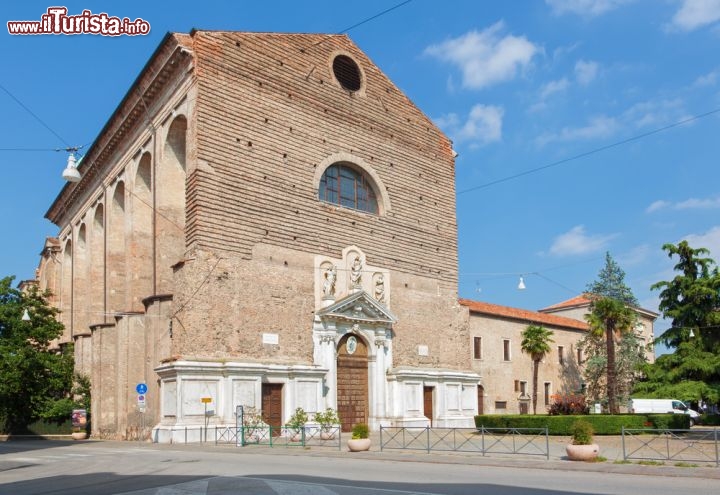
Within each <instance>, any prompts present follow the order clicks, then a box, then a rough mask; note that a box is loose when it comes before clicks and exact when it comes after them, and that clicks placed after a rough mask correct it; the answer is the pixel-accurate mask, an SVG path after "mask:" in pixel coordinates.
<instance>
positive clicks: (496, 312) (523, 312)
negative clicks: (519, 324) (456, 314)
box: [459, 299, 588, 331]
mask: <svg viewBox="0 0 720 495" xmlns="http://www.w3.org/2000/svg"><path fill="white" fill-rule="evenodd" d="M459 302H460V304H461V305H463V306H467V307H468V308H469V309H470V312H471V313H482V314H486V315H493V316H501V317H504V318H510V319H513V320H523V321H525V322H527V323H540V324H544V325H553V326H556V327H565V328H572V329H575V330H585V331H587V330H588V325H587V323H585V322H584V321H580V320H575V319H573V318H565V317H564V316H555V315H548V314H545V313H538V312H536V311H529V310H527V309H519V308H510V307H508V306H500V305H498V304H490V303H486V302H480V301H471V300H470V299H460V300H459Z"/></svg>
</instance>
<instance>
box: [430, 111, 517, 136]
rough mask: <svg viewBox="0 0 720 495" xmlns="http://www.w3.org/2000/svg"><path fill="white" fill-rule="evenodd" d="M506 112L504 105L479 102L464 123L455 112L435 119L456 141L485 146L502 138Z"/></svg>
mask: <svg viewBox="0 0 720 495" xmlns="http://www.w3.org/2000/svg"><path fill="white" fill-rule="evenodd" d="M504 114H505V110H504V109H503V108H502V107H499V106H495V105H481V104H478V105H475V106H474V107H472V109H471V110H470V113H469V115H468V118H467V120H466V121H465V122H464V123H463V122H461V121H460V118H459V117H458V115H457V114H455V113H451V114H448V115H443V116H442V117H439V118H437V119H434V120H435V123H436V124H437V125H438V126H439V127H441V128H443V129H444V130H445V131H446V132H448V134H450V135H451V136H452V137H453V140H454V141H455V142H456V143H460V142H469V143H470V144H471V146H484V145H486V144H489V143H492V142H496V141H500V140H501V139H502V121H503V116H504Z"/></svg>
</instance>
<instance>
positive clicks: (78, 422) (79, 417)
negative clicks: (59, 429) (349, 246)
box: [70, 409, 88, 440]
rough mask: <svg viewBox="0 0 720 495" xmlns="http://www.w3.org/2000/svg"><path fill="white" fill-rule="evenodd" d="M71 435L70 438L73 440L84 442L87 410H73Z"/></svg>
mask: <svg viewBox="0 0 720 495" xmlns="http://www.w3.org/2000/svg"><path fill="white" fill-rule="evenodd" d="M71 419H72V433H71V434H70V436H71V437H72V439H73V440H85V439H86V438H87V436H88V434H87V427H88V424H87V410H86V409H73V412H72V418H71Z"/></svg>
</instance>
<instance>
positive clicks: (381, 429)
mask: <svg viewBox="0 0 720 495" xmlns="http://www.w3.org/2000/svg"><path fill="white" fill-rule="evenodd" d="M382 431H383V427H382V425H380V452H382V450H383V441H382Z"/></svg>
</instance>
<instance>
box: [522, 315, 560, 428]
mask: <svg viewBox="0 0 720 495" xmlns="http://www.w3.org/2000/svg"><path fill="white" fill-rule="evenodd" d="M552 335H553V332H552V330H548V329H547V328H545V327H543V326H541V325H529V326H528V327H527V328H526V329H525V330H524V331H523V333H522V342H521V343H520V349H522V352H524V353H525V354H528V355H530V358H531V359H532V362H533V395H532V407H533V414H537V389H538V386H537V385H538V369H539V368H540V361H542V360H543V358H544V357H545V355H546V354H547V353H548V352H550V342H554V341H553V339H551V338H550V337H552Z"/></svg>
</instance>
